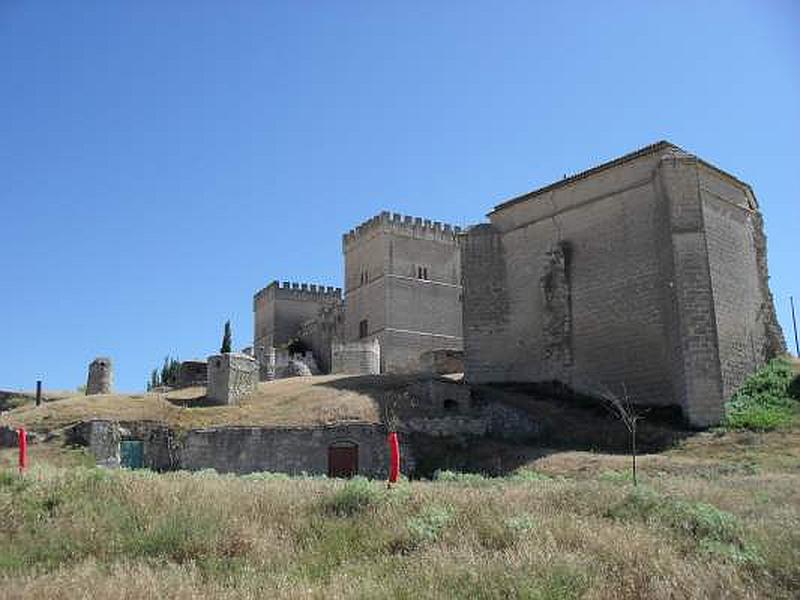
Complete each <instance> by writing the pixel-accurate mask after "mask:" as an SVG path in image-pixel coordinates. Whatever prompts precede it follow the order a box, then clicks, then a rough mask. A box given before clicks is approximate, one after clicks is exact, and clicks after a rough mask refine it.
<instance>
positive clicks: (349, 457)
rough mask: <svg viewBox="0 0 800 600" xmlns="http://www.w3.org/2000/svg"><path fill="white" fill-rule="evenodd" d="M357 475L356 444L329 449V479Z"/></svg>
mask: <svg viewBox="0 0 800 600" xmlns="http://www.w3.org/2000/svg"><path fill="white" fill-rule="evenodd" d="M357 474H358V446H357V445H356V444H336V445H334V446H330V447H329V448H328V477H353V476H354V475H357Z"/></svg>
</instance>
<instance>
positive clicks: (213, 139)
mask: <svg viewBox="0 0 800 600" xmlns="http://www.w3.org/2000/svg"><path fill="white" fill-rule="evenodd" d="M0 69H2V72H0V225H2V229H1V231H2V246H3V251H2V252H1V253H0V281H1V282H2V289H1V293H0V319H1V321H0V324H2V328H1V329H0V332H1V333H0V336H1V337H0V388H30V387H32V386H33V383H34V381H35V380H36V379H37V378H43V379H44V381H45V386H46V387H48V388H67V389H69V388H75V387H76V386H78V385H80V384H82V383H84V382H85V377H86V368H87V364H88V362H89V361H90V360H91V359H92V358H93V357H95V356H97V355H109V356H111V357H113V359H114V361H115V368H116V379H117V387H118V388H119V389H121V390H131V391H133V390H137V389H142V387H143V386H144V382H145V380H146V379H147V376H148V373H149V371H150V369H151V368H152V367H153V366H155V365H157V364H158V363H159V362H160V361H161V359H162V358H163V356H164V355H165V354H168V353H169V354H173V355H178V356H180V357H181V358H191V357H203V356H206V355H208V354H209V353H212V352H214V351H216V350H217V349H218V348H219V343H220V339H221V333H222V324H223V322H224V321H225V319H228V318H230V319H231V320H232V323H233V332H234V346H235V347H237V348H240V347H243V346H246V345H249V343H250V339H251V337H252V312H251V299H252V295H253V293H254V291H255V290H256V289H258V288H260V287H262V286H263V285H265V284H266V283H267V282H268V281H270V280H272V279H281V280H284V279H287V280H288V279H291V280H295V281H308V282H318V283H325V284H332V285H341V283H340V282H341V277H342V259H341V234H342V232H344V231H346V230H347V229H349V228H350V227H352V226H353V225H355V224H358V223H359V222H361V221H362V220H364V219H366V218H368V217H370V216H372V215H373V214H374V213H377V212H378V211H380V210H382V209H389V210H394V211H397V212H402V213H405V214H410V215H418V216H424V217H429V218H433V219H437V220H442V221H449V222H452V223H455V224H462V225H463V224H467V223H474V222H476V221H479V220H481V219H483V218H484V215H485V213H486V212H487V211H488V210H489V209H490V208H491V207H492V206H493V205H494V204H497V203H498V202H500V201H503V200H505V199H507V198H509V197H511V196H513V195H516V194H519V193H522V192H525V191H528V190H530V189H533V188H536V187H539V186H541V185H545V184H547V183H550V182H552V181H554V180H557V179H560V178H561V177H562V175H563V174H565V173H571V172H576V171H579V170H582V169H585V168H588V167H591V166H593V165H595V164H597V163H599V162H602V161H604V160H607V159H611V158H614V157H616V156H618V155H621V154H623V153H626V152H629V151H631V150H634V149H636V148H638V147H641V146H644V145H647V144H649V143H652V142H654V141H656V140H659V139H663V138H666V139H668V140H670V141H672V142H674V143H676V144H678V145H680V146H682V147H684V148H686V149H687V150H689V151H691V152H693V153H696V154H698V155H700V156H701V157H703V158H704V159H706V160H708V161H710V162H713V163H714V164H716V165H718V166H720V167H721V168H723V169H726V170H728V171H730V172H732V173H734V174H735V175H737V176H738V177H740V178H742V179H744V180H745V181H747V182H749V183H750V184H751V185H752V186H753V188H754V190H755V192H756V195H757V197H758V199H759V201H760V203H761V207H762V210H763V212H764V215H765V219H766V227H767V235H768V238H769V259H770V268H771V274H772V289H773V291H774V293H775V296H776V299H777V308H778V312H779V317H780V320H781V323H782V325H783V327H784V332H785V333H786V335H787V338H791V319H790V313H789V301H788V297H789V295H790V294H794V295H795V296H800V279H798V273H799V272H800V269H798V265H800V251H799V250H798V247H799V246H800V240H799V239H798V237H799V236H798V232H799V231H800V229H799V228H798V227H799V226H800V203H798V183H797V182H798V173H800V5H799V4H798V3H796V2H792V1H785V2H778V1H770V0H753V1H750V2H735V1H725V2H680V1H672V2H642V1H641V0H637V1H633V2H588V1H587V2H549V3H545V2H529V1H525V2H508V1H507V2H502V3H500V2H464V1H450V2H402V3H401V2H397V3H387V2H371V1H370V2H345V1H337V2H302V1H298V0H292V1H288V0H287V1H286V2H282V3H276V2H263V1H252V2H245V1H226V2H222V1H216V2H202V1H197V0H192V1H189V0H185V1H175V2H164V1H161V0H158V1H156V0H152V1H147V0H136V1H128V2H122V1H111V0H98V1H89V0H84V1H79V2H64V1H63V0H53V1H37V0H0Z"/></svg>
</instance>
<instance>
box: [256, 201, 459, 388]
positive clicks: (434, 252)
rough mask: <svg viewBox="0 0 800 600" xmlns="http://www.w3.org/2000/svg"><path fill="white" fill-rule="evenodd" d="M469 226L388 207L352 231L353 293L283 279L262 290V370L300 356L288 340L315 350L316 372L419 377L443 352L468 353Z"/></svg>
mask: <svg viewBox="0 0 800 600" xmlns="http://www.w3.org/2000/svg"><path fill="white" fill-rule="evenodd" d="M460 231H461V230H460V228H459V227H454V226H452V225H447V224H442V223H440V222H438V221H436V222H431V221H429V220H423V219H420V218H412V217H407V216H401V215H398V214H391V213H388V212H382V213H381V214H379V215H377V216H375V217H373V218H372V219H369V220H368V221H366V222H365V223H363V224H362V225H359V226H358V227H356V228H355V229H353V230H351V231H349V232H348V233H346V234H344V235H343V238H342V249H343V254H344V259H345V269H344V270H345V289H344V295H342V290H341V289H340V288H331V287H323V286H317V285H310V284H305V283H302V284H300V283H288V282H284V283H283V284H279V283H278V282H277V281H274V282H272V283H270V284H269V285H268V286H267V287H265V288H264V289H262V290H260V291H259V292H257V293H256V295H255V298H254V301H253V311H254V324H255V331H254V343H253V348H254V352H255V357H256V359H257V360H258V361H259V363H260V364H261V365H262V373H270V371H271V369H272V364H273V363H274V364H278V363H280V362H281V361H282V360H283V359H282V358H281V357H282V356H285V355H287V354H292V350H291V348H288V349H286V350H284V349H283V348H282V346H286V345H288V344H290V343H291V342H293V341H296V342H300V343H301V344H302V347H303V348H308V349H310V352H311V355H312V357H313V363H314V365H313V366H314V368H310V370H311V371H312V372H313V371H314V370H318V371H320V372H334V373H340V372H344V373H352V374H368V373H413V372H419V371H421V370H426V369H428V368H429V367H428V365H430V364H433V359H432V355H433V354H434V353H436V352H442V351H453V352H456V353H458V352H461V350H462V349H463V341H462V334H461V331H462V327H461V267H460V260H461V255H460V251H459V247H458V235H459V234H460ZM292 358H294V359H296V360H300V361H302V362H307V363H310V362H311V360H310V358H309V357H307V356H306V355H303V356H297V355H294V356H292ZM264 365H267V366H264ZM309 367H311V365H310V364H309ZM264 378H269V376H267V377H264Z"/></svg>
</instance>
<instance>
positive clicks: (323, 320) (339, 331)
mask: <svg viewBox="0 0 800 600" xmlns="http://www.w3.org/2000/svg"><path fill="white" fill-rule="evenodd" d="M298 337H299V338H300V341H301V342H303V343H304V344H305V345H306V346H307V347H309V348H311V351H312V352H313V353H314V359H315V360H316V363H317V365H318V366H319V371H320V372H321V373H331V372H332V371H331V368H332V366H331V350H332V348H333V344H334V343H337V342H339V343H341V342H342V341H344V306H343V305H342V304H332V305H329V306H324V307H322V308H321V309H320V310H319V313H318V314H317V316H316V317H315V318H314V319H311V320H310V321H307V322H305V323H303V325H302V327H301V328H300V331H299V333H298Z"/></svg>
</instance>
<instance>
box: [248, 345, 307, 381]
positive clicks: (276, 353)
mask: <svg viewBox="0 0 800 600" xmlns="http://www.w3.org/2000/svg"><path fill="white" fill-rule="evenodd" d="M300 371H302V372H303V373H304V374H308V375H319V374H320V370H319V367H318V366H317V360H316V358H315V356H314V353H313V352H312V351H311V350H307V351H305V352H294V353H291V352H289V351H288V350H287V349H286V348H270V349H269V350H268V351H267V352H265V353H263V354H262V355H261V363H260V364H259V379H260V380H261V381H273V380H275V379H284V378H285V377H296V376H297V375H298V374H299V373H300Z"/></svg>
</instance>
